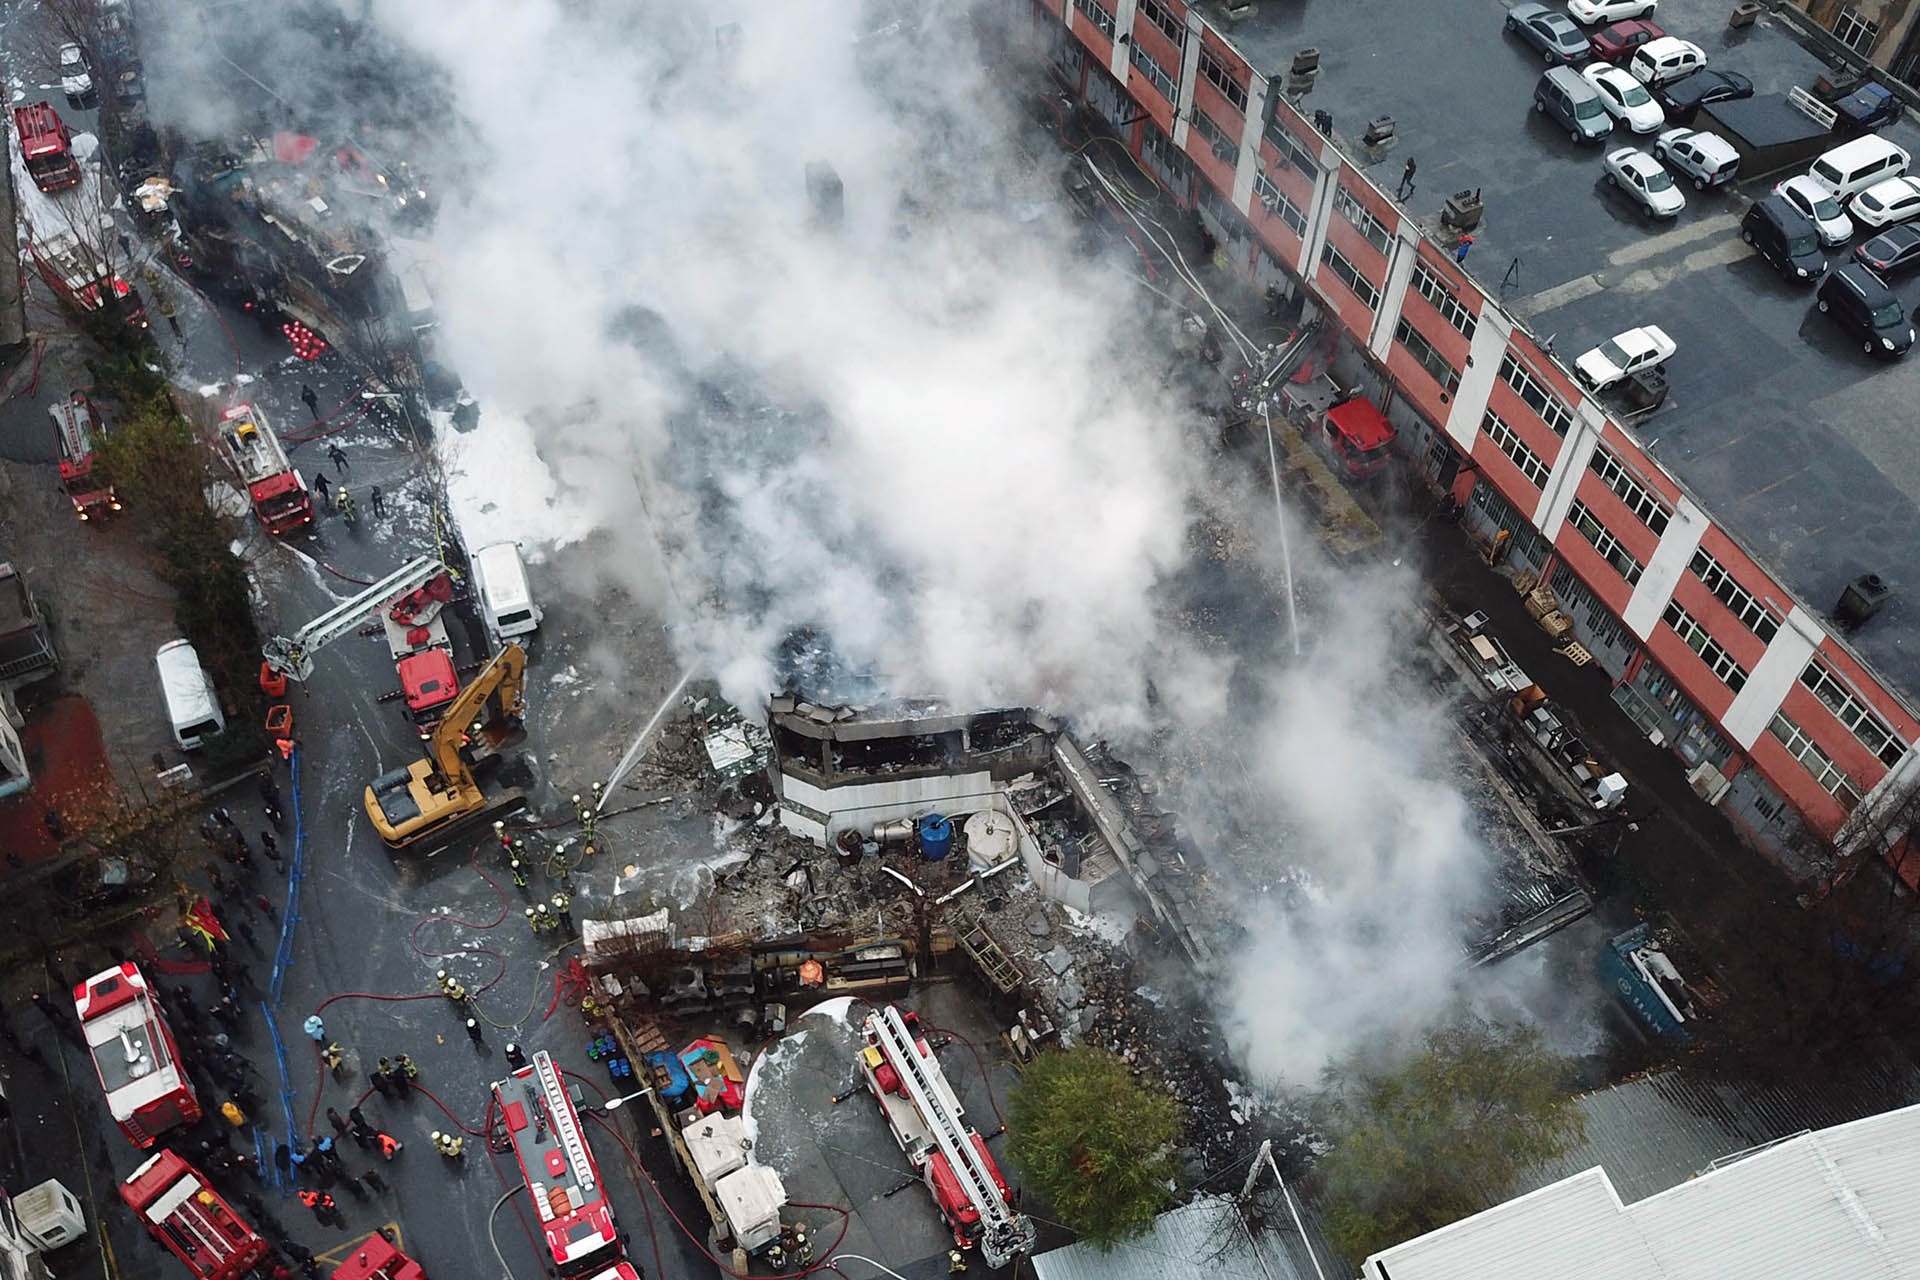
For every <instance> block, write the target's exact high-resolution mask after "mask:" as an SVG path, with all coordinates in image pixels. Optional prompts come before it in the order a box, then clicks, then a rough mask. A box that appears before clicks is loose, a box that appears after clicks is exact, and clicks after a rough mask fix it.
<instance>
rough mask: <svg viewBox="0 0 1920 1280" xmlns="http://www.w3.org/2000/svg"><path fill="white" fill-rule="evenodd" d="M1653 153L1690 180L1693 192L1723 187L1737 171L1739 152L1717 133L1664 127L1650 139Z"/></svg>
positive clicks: (1738, 170)
mask: <svg viewBox="0 0 1920 1280" xmlns="http://www.w3.org/2000/svg"><path fill="white" fill-rule="evenodd" d="M1653 154H1654V158H1655V159H1657V160H1659V161H1661V162H1662V163H1663V164H1670V165H1672V166H1673V168H1674V170H1675V172H1677V173H1679V174H1681V175H1682V176H1683V177H1685V178H1687V179H1688V180H1690V181H1691V182H1692V183H1693V189H1694V190H1695V191H1705V190H1706V189H1707V188H1708V187H1721V186H1725V185H1726V184H1727V183H1729V182H1732V181H1733V180H1734V178H1735V177H1737V176H1738V175H1739V173H1740V153H1739V152H1738V151H1735V150H1734V149H1733V144H1732V143H1731V142H1728V141H1727V140H1726V139H1725V138H1723V137H1721V136H1720V135H1719V134H1717V133H1702V132H1701V131H1700V130H1698V129H1668V130H1667V131H1666V132H1665V133H1663V134H1661V135H1660V137H1659V138H1658V139H1657V140H1656V141H1655V142H1654V144H1653Z"/></svg>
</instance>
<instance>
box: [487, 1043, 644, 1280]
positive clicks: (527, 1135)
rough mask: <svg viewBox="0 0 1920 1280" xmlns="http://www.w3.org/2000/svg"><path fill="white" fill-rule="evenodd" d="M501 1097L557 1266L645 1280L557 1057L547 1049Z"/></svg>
mask: <svg viewBox="0 0 1920 1280" xmlns="http://www.w3.org/2000/svg"><path fill="white" fill-rule="evenodd" d="M493 1097H494V1103H495V1105H496V1106H497V1107H498V1108H499V1113H500V1122H501V1123H502V1124H504V1125H505V1126H506V1130H507V1135H508V1137H510V1138H511V1139H512V1140H513V1154H514V1158H515V1159H516V1160H518V1161H519V1162H520V1176H521V1177H522V1178H524V1179H526V1183H527V1194H528V1195H530V1196H531V1197H532V1198H533V1207H534V1211H535V1212H536V1213H537V1214H538V1215H539V1217H540V1233H541V1235H542V1236H543V1237H544V1238H545V1240H546V1245H547V1253H548V1254H549V1265H551V1266H552V1267H553V1268H554V1269H555V1270H556V1271H557V1272H558V1273H559V1274H560V1275H562V1276H570V1277H584V1278H591V1280H639V1272H638V1271H636V1270H635V1269H634V1267H633V1265H632V1264H631V1263H629V1262H628V1261H627V1260H626V1254H625V1253H624V1252H623V1250H622V1248H621V1245H620V1229H619V1227H617V1226H616V1225H615V1224H614V1221H613V1207H612V1206H611V1205H610V1204H608V1203H607V1192H606V1188H605V1187H604V1186H603V1185H602V1184H601V1182H600V1169H599V1166H598V1165H596V1164H595V1163H594V1161H593V1152H592V1150H591V1149H589V1148H588V1146H587V1138H586V1135H585V1134H584V1133H582V1132H581V1131H580V1115H579V1113H578V1112H577V1111H575V1110H574V1106H573V1098H572V1096H571V1095H570V1094H569V1093H568V1092H567V1084H566V1081H565V1080H563V1079H561V1076H560V1068H558V1067H556V1066H555V1065H554V1063H553V1057H552V1055H551V1054H549V1053H548V1052H547V1051H546V1050H544V1049H542V1050H541V1051H540V1052H538V1053H536V1054H534V1055H533V1061H532V1062H531V1063H529V1064H528V1065H526V1066H524V1067H522V1068H520V1069H519V1070H518V1071H516V1072H514V1073H513V1074H512V1075H511V1076H508V1077H507V1078H506V1079H505V1080H496V1081H494V1084H493Z"/></svg>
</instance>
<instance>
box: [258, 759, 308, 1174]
mask: <svg viewBox="0 0 1920 1280" xmlns="http://www.w3.org/2000/svg"><path fill="white" fill-rule="evenodd" d="M288 765H289V768H290V772H291V773H292V775H293V856H292V857H290V858H289V859H287V905H286V908H285V910H284V912H283V913H282V915H281V917H280V942H279V945H278V946H277V947H275V948H274V953H273V976H272V977H271V978H270V979H269V980H268V982H267V998H266V999H264V1000H262V1001H261V1002H260V1014H261V1016H262V1017H263V1018H264V1019H265V1020H266V1024H267V1031H268V1032H269V1033H270V1034H271V1035H272V1036H273V1058H274V1061H275V1062H277V1063H278V1064H279V1066H280V1110H281V1112H282V1114H283V1115H284V1116H285V1117H286V1122H287V1146H288V1147H295V1146H297V1144H298V1142H299V1133H300V1131H299V1128H298V1127H297V1125H296V1123H295V1121H294V1118H293V1072H292V1069H291V1068H290V1067H289V1066H288V1065H287V1045H286V1042H285V1041H283V1040H282V1039H281V1038H280V1025H279V1023H277V1022H276V1021H274V1014H275V1013H276V1012H277V1011H278V1010H279V1008H280V995H281V991H282V989H283V988H284V986H285V983H286V977H287V970H288V968H290V967H291V966H292V964H293V935H294V927H295V925H296V924H297V923H298V922H299V919H300V882H301V880H303V879H305V877H306V865H305V854H306V832H305V829H304V828H303V827H302V826H301V823H300V748H299V747H298V746H297V745H296V746H295V747H294V749H293V753H292V754H291V755H290V756H289V757H288ZM256 1136H258V1135H256ZM260 1141H261V1142H262V1144H263V1145H264V1142H265V1140H264V1139H260ZM268 1170H272V1176H273V1185H274V1186H276V1187H279V1188H280V1189H281V1191H282V1193H283V1194H284V1193H285V1191H286V1189H287V1187H288V1186H289V1185H290V1183H289V1179H288V1178H287V1176H286V1175H284V1174H282V1173H281V1171H280V1167H279V1166H278V1165H277V1164H275V1163H274V1162H273V1161H272V1160H271V1159H269V1158H268V1156H267V1154H266V1153H265V1152H264V1151H263V1153H262V1155H261V1158H260V1176H261V1177H262V1178H265V1177H266V1176H267V1174H268Z"/></svg>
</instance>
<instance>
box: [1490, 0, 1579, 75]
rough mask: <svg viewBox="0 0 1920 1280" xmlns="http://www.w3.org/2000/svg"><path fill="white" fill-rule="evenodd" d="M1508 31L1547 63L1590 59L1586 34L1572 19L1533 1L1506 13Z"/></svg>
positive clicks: (1528, 1)
mask: <svg viewBox="0 0 1920 1280" xmlns="http://www.w3.org/2000/svg"><path fill="white" fill-rule="evenodd" d="M1507 30H1508V31H1510V32H1511V33H1513V34H1514V35H1517V36H1519V37H1520V38H1521V39H1522V40H1525V41H1526V42H1527V43H1528V44H1530V45H1532V46H1533V48H1534V51H1535V52H1537V53H1538V54H1539V55H1540V56H1541V57H1542V58H1545V59H1546V60H1547V61H1548V62H1585V61H1586V60H1587V59H1588V58H1589V57H1590V56H1591V53H1590V51H1589V50H1588V48H1587V36H1586V33H1585V32H1583V31H1582V30H1580V28H1579V26H1578V25H1576V24H1575V23H1574V21H1573V19H1572V18H1569V17H1568V16H1567V15H1566V14H1564V13H1561V12H1560V11H1559V10H1558V9H1549V8H1547V6H1545V5H1544V4H1536V3H1535V2H1534V0H1520V3H1519V4H1516V5H1515V6H1513V8H1511V9H1509V10H1507Z"/></svg>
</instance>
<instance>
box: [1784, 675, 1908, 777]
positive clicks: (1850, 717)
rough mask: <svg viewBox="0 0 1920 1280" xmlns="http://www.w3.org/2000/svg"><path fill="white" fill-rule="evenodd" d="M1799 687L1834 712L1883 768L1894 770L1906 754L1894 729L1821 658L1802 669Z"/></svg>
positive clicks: (1835, 717)
mask: <svg viewBox="0 0 1920 1280" xmlns="http://www.w3.org/2000/svg"><path fill="white" fill-rule="evenodd" d="M1800 683H1801V684H1802V685H1803V686H1805V688H1806V690H1807V692H1809V693H1811V694H1812V695H1813V696H1814V697H1816V698H1818V699H1820V705H1822V706H1824V707H1825V708H1826V709H1827V710H1828V711H1830V712H1832V713H1833V718H1834V719H1836V720H1838V721H1839V722H1840V724H1841V727H1842V728H1844V729H1845V730H1846V731H1847V732H1848V733H1851V734H1852V735H1853V736H1854V740H1855V741H1857V742H1858V743H1859V744H1860V745H1861V746H1863V747H1865V748H1866V749H1867V750H1868V751H1871V752H1872V753H1873V755H1874V758H1875V759H1876V760H1878V761H1880V763H1881V764H1884V765H1886V766H1887V767H1888V768H1889V769H1891V768H1892V767H1893V766H1894V765H1895V764H1897V763H1899V761H1900V757H1901V756H1903V755H1905V754H1906V753H1907V744H1906V743H1904V742H1902V741H1901V740H1900V736H1899V735H1898V734H1896V733H1895V732H1894V731H1893V726H1892V725H1890V724H1888V723H1887V722H1886V721H1885V720H1883V719H1881V717H1880V714H1879V713H1878V712H1876V711H1875V710H1874V709H1873V708H1872V707H1870V706H1868V705H1867V704H1866V702H1864V701H1863V700H1862V699H1860V698H1858V697H1856V696H1855V695H1854V692H1853V690H1851V689H1849V688H1847V684H1846V681H1844V680H1842V679H1841V678H1840V673H1839V672H1837V671H1835V670H1833V669H1832V668H1831V667H1829V666H1828V665H1827V664H1826V662H1825V661H1823V660H1822V659H1821V658H1819V657H1818V656H1816V657H1814V658H1813V659H1812V660H1810V661H1809V662H1808V663H1807V665H1806V666H1805V667H1803V668H1801V670H1800Z"/></svg>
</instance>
